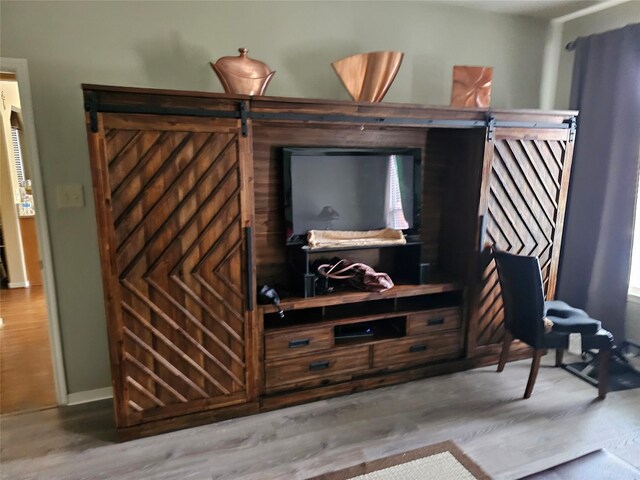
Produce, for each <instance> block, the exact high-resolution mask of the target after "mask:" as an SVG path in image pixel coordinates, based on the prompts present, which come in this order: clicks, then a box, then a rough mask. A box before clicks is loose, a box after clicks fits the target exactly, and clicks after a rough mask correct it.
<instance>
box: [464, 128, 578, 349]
mask: <svg viewBox="0 0 640 480" xmlns="http://www.w3.org/2000/svg"><path fill="white" fill-rule="evenodd" d="M569 133H570V132H569V130H566V129H558V130H542V129H527V130H524V129H516V128H498V129H496V131H495V137H494V140H493V141H492V142H488V143H487V148H488V149H489V150H491V151H492V153H491V155H490V170H488V171H489V172H490V173H489V175H488V177H487V178H485V180H484V188H483V202H482V203H483V207H482V208H483V214H484V227H485V230H484V237H483V238H484V245H485V247H489V246H495V247H496V248H498V249H500V250H504V251H507V252H511V253H515V254H518V255H534V256H537V257H538V258H539V260H540V266H541V268H542V277H543V281H544V288H545V293H546V295H547V298H553V297H554V295H555V289H556V278H557V271H558V261H559V255H560V242H561V239H562V227H563V223H564V212H565V203H566V198H567V189H568V185H569V183H568V180H569V172H570V170H571V157H572V152H573V142H570V141H569ZM481 271H482V276H481V281H480V285H479V289H478V293H477V295H476V306H475V307H476V308H475V312H474V321H473V322H472V325H473V327H474V329H475V332H472V334H473V338H472V342H473V341H475V342H474V345H473V346H474V347H475V354H476V355H480V356H481V355H492V354H494V353H496V352H497V351H498V349H499V347H500V344H501V342H502V339H503V335H504V327H503V323H504V310H503V305H502V298H501V291H500V285H499V282H498V273H497V271H496V266H495V262H493V261H492V260H491V258H490V255H488V250H485V252H484V254H483V255H482V266H481Z"/></svg>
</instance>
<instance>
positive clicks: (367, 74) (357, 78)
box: [331, 52, 404, 102]
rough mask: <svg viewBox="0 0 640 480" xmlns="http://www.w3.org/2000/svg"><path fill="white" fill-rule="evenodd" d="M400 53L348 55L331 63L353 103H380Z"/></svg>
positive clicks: (393, 74)
mask: <svg viewBox="0 0 640 480" xmlns="http://www.w3.org/2000/svg"><path fill="white" fill-rule="evenodd" d="M403 57H404V53H402V52H370V53H360V54H358V55H352V56H350V57H346V58H343V59H341V60H337V61H335V62H333V63H332V64H331V66H332V67H333V70H334V71H335V72H336V74H337V75H338V77H339V78H340V81H341V82H342V85H344V88H346V89H347V92H349V95H351V98H353V99H354V100H355V101H357V102H380V101H381V100H382V99H383V97H384V96H385V94H386V93H387V90H389V87H390V86H391V84H392V83H393V80H394V79H395V78H396V74H397V73H398V70H399V69H400V65H401V64H402V58H403Z"/></svg>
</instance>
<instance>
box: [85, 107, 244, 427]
mask: <svg viewBox="0 0 640 480" xmlns="http://www.w3.org/2000/svg"><path fill="white" fill-rule="evenodd" d="M100 120H101V125H100V126H101V130H100V132H99V134H98V135H99V136H100V137H101V141H100V142H99V145H98V146H99V147H100V151H101V155H99V157H100V158H101V161H100V162H99V163H100V165H94V176H97V177H99V182H97V185H96V186H97V189H96V190H97V191H96V200H97V202H98V203H99V202H100V201H104V202H106V204H107V205H108V207H109V208H104V209H102V212H99V216H98V218H99V221H100V233H101V235H102V236H103V238H101V240H102V241H103V242H105V245H106V248H107V251H105V249H104V248H103V266H104V264H105V262H107V263H108V264H109V269H108V271H107V273H106V274H105V282H106V283H107V285H106V290H107V292H108V293H107V295H108V297H107V305H108V307H107V309H108V316H109V318H108V322H109V334H110V344H112V345H113V346H112V350H111V357H112V366H113V370H114V390H115V401H116V414H117V420H118V426H119V427H123V426H131V425H135V424H139V423H142V422H147V421H151V420H158V419H162V418H167V417H173V416H177V415H183V414H187V413H192V412H199V411H203V410H207V409H211V408H221V407H224V406H231V405H236V404H241V403H244V402H247V401H248V399H249V398H250V396H251V395H252V394H253V393H252V392H250V391H249V390H250V383H251V382H250V380H248V378H247V375H248V372H247V362H248V359H249V358H250V353H251V352H248V350H247V342H246V340H247V336H248V320H249V318H250V317H249V313H248V312H247V294H248V291H247V284H248V283H250V282H251V279H250V278H247V276H246V266H247V260H246V257H247V253H248V252H247V251H246V238H245V229H244V227H245V226H248V225H249V223H250V218H251V216H250V214H249V213H248V211H249V209H248V205H247V202H249V201H250V199H247V198H245V197H246V195H245V192H246V191H247V190H248V189H247V188H245V187H246V185H245V182H246V181H247V180H246V172H245V171H244V170H245V168H246V166H247V164H246V163H243V162H244V160H245V159H244V158H242V157H243V156H244V154H243V152H244V151H245V149H246V148H247V146H246V144H245V143H244V142H246V139H243V138H242V137H241V136H240V135H239V130H238V126H237V121H233V120H219V119H218V120H214V119H188V118H187V119H185V118H181V119H172V118H162V119H156V121H149V116H144V115H117V114H102V115H101V118H100ZM98 210H100V208H98ZM103 270H104V269H103ZM249 361H250V360H249Z"/></svg>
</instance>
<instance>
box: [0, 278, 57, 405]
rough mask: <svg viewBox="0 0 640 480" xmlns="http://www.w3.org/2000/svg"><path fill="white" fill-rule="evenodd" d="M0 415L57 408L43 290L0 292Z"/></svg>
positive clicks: (35, 288) (40, 287)
mask: <svg viewBox="0 0 640 480" xmlns="http://www.w3.org/2000/svg"><path fill="white" fill-rule="evenodd" d="M0 316H1V317H2V318H3V320H4V326H3V327H2V328H1V329H0V399H1V400H0V412H2V413H9V412H15V411H18V410H34V409H39V408H43V407H50V406H53V405H55V404H56V392H55V386H54V382H53V367H52V364H51V346H50V343H49V325H48V322H47V307H46V300H45V296H44V289H43V287H42V286H36V287H31V288H14V289H9V290H7V289H3V290H0Z"/></svg>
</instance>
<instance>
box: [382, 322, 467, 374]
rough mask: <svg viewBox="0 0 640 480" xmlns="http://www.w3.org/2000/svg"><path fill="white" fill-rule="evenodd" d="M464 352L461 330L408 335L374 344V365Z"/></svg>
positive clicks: (415, 362)
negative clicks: (400, 338)
mask: <svg viewBox="0 0 640 480" xmlns="http://www.w3.org/2000/svg"><path fill="white" fill-rule="evenodd" d="M461 352H462V335H461V331H460V330H457V331H452V332H446V333H440V334H436V335H423V336H415V337H406V338H403V339H402V340H396V341H393V342H385V343H380V344H378V345H374V346H373V367H374V368H379V367H386V366H389V365H404V364H407V365H410V364H419V363H427V362H429V361H432V360H438V359H442V358H455V357H457V356H459V355H460V353H461Z"/></svg>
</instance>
